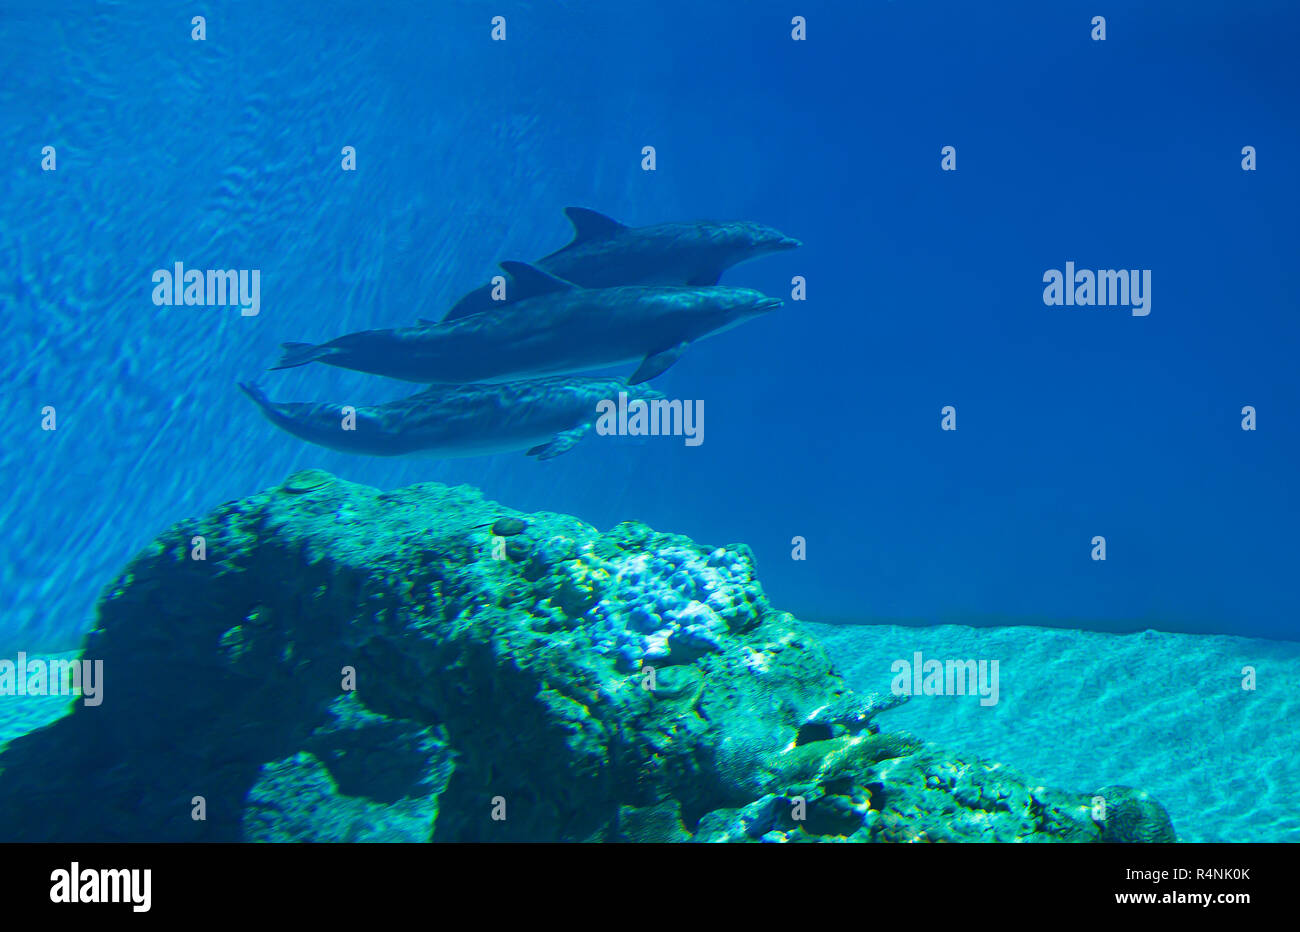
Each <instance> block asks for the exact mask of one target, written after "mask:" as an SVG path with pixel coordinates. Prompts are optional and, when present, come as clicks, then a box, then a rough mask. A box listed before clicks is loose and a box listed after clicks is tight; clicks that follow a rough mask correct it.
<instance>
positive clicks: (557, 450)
mask: <svg viewBox="0 0 1300 932" xmlns="http://www.w3.org/2000/svg"><path fill="white" fill-rule="evenodd" d="M590 427H591V425H590V424H583V425H582V426H581V427H572V428H570V429H569V430H562V431H560V432H559V433H558V434H556V435H555V436H554V437H552V438H551V439H550V441H548V442H547V443H540V444H538V445H537V446H535V447H533V448H532V449H530V450H529V451H528V454H527V455H528V456H535V457H537V458H538V459H539V460H549V459H554V458H555V457H557V456H559V455H560V454H561V453H564V452H567V451H568V450H571V449H573V446H574V444H576V443H577V442H578V441H579V440H581V439H582V435H583V434H585V433H586V432H587V431H588V430H589V429H590Z"/></svg>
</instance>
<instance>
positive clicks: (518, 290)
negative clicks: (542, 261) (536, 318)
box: [501, 261, 578, 304]
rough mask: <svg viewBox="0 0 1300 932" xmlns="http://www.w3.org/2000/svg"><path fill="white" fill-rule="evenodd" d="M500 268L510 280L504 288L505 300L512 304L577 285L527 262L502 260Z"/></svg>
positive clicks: (569, 288) (574, 288)
mask: <svg viewBox="0 0 1300 932" xmlns="http://www.w3.org/2000/svg"><path fill="white" fill-rule="evenodd" d="M501 270H502V271H503V272H505V273H506V274H507V275H509V276H510V278H511V282H510V284H509V285H508V286H507V288H506V292H507V293H506V300H507V301H508V302H509V303H511V304H514V303H515V302H516V301H523V300H525V299H527V298H536V297H537V296H538V295H544V294H552V293H554V292H559V291H574V290H576V289H577V287H578V286H577V285H575V284H573V282H566V281H565V280H564V279H562V278H556V277H555V276H554V275H548V274H547V273H546V272H543V271H542V270H541V269H539V268H538V267H537V266H535V265H529V264H528V263H527V262H509V261H507V262H502V263H501Z"/></svg>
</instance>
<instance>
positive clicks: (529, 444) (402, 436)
mask: <svg viewBox="0 0 1300 932" xmlns="http://www.w3.org/2000/svg"><path fill="white" fill-rule="evenodd" d="M239 387H240V388H241V389H242V390H243V392H244V394H246V395H247V396H248V397H249V398H251V399H253V401H254V403H256V404H257V406H258V407H259V408H261V409H262V413H263V414H265V415H266V418H267V420H269V421H270V422H271V423H272V424H274V425H275V426H276V427H279V428H280V429H281V430H284V431H287V432H288V433H290V434H293V435H294V436H295V437H298V438H300V439H302V440H306V441H307V442H309V443H315V444H318V445H320V446H323V447H329V448H330V449H332V450H342V451H343V452H344V453H361V454H366V455H369V456H432V457H438V458H452V457H459V456H488V455H491V454H494V453H510V452H513V451H515V450H527V451H528V455H529V456H535V457H537V458H538V459H539V460H548V459H551V458H552V457H555V456H559V455H560V454H561V453H563V452H565V451H566V450H569V449H571V448H572V447H573V445H574V444H576V443H577V442H578V441H579V440H580V439H581V438H582V435H583V434H585V433H586V432H587V430H588V429H589V428H590V427H591V425H592V424H593V423H594V422H595V421H596V419H597V417H598V412H597V404H598V403H599V402H600V401H603V400H606V399H608V400H609V401H611V402H613V401H615V399H617V398H618V395H619V393H620V392H627V393H628V395H629V397H630V398H640V399H645V400H650V399H654V398H662V397H663V395H661V394H660V393H659V392H657V391H655V390H653V389H651V388H650V387H649V386H646V387H643V388H629V387H628V385H627V383H626V382H624V381H623V380H622V379H616V378H585V379H572V378H551V379H531V380H522V381H518V382H498V383H494V384H481V385H434V386H431V387H430V388H427V389H425V390H424V391H422V392H419V393H417V394H414V395H411V396H410V397H409V398H403V399H401V400H400V401H392V402H389V403H387V404H381V405H374V406H371V407H362V406H356V407H355V408H354V409H352V412H353V413H352V417H351V419H349V418H347V417H346V416H347V415H348V413H349V412H348V411H346V410H345V408H344V405H342V404H331V403H324V402H321V403H300V402H277V401H271V400H270V399H269V398H267V397H266V394H265V393H264V392H263V391H262V390H261V389H260V388H258V387H257V386H256V385H250V384H246V383H240V385H239ZM349 422H350V423H352V424H353V426H354V428H355V429H352V430H346V429H344V427H345V424H346V423H349Z"/></svg>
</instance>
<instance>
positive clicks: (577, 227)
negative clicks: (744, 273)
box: [442, 207, 803, 322]
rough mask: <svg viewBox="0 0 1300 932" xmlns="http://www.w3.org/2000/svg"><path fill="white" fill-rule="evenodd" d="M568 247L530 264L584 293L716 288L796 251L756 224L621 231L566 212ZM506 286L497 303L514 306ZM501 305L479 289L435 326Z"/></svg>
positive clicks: (614, 224) (595, 217)
mask: <svg viewBox="0 0 1300 932" xmlns="http://www.w3.org/2000/svg"><path fill="white" fill-rule="evenodd" d="M564 214H565V216H566V217H568V218H569V222H570V223H572V224H573V240H572V242H570V243H569V245H567V246H565V247H564V248H563V249H559V250H556V251H555V252H553V253H551V254H550V255H549V256H543V257H542V258H541V259H538V260H537V261H536V262H534V263H533V265H535V266H536V267H537V268H539V269H541V270H542V271H543V272H547V273H549V274H551V275H554V276H555V277H556V278H562V279H564V280H565V281H570V282H573V283H574V284H575V285H581V286H582V287H584V288H612V287H614V286H616V285H696V286H700V285H716V284H717V283H718V278H719V277H720V276H721V275H722V273H723V272H725V271H726V270H727V269H729V268H731V267H732V266H733V265H736V264H737V263H740V262H744V261H745V260H746V259H753V258H756V257H758V256H761V255H765V254H766V253H770V252H783V251H784V250H787V249H794V248H796V247H798V246H802V245H803V244H802V243H801V242H799V240H797V239H794V238H793V237H790V236H786V235H785V234H784V233H782V232H780V231H779V230H774V229H772V228H771V227H769V226H764V225H763V224H761V223H753V222H751V221H749V220H738V221H735V222H731V223H715V222H713V221H711V220H697V221H695V222H692V223H660V224H657V225H655V226H649V227H629V226H624V225H623V224H621V223H619V222H618V221H617V220H612V219H610V218H609V217H606V216H605V215H604V214H599V213H597V212H596V211H594V210H587V209H586V208H585V207H566V208H564ZM512 291H513V289H511V288H510V284H509V281H507V284H506V290H505V300H506V301H507V302H509V301H512V300H514V295H513V294H512ZM500 303H502V302H500V301H493V300H492V286H491V285H484V286H483V287H482V288H476V289H474V290H473V291H471V292H470V293H469V294H467V295H465V296H464V297H462V298H461V299H460V300H459V301H457V302H456V303H455V304H454V305H452V308H451V310H449V311H448V312H447V313H446V314H445V315H444V316H443V318H442V319H443V321H444V322H446V321H449V320H455V319H457V318H458V317H464V316H466V315H468V314H477V313H478V312H479V311H483V310H487V309H488V308H491V307H494V306H496V305H498V304H500Z"/></svg>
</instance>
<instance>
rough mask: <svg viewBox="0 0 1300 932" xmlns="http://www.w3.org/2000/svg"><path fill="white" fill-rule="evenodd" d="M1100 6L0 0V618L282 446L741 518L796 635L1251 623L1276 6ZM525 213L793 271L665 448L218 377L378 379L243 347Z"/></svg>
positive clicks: (330, 320) (90, 584) (201, 504)
mask: <svg viewBox="0 0 1300 932" xmlns="http://www.w3.org/2000/svg"><path fill="white" fill-rule="evenodd" d="M1131 6H1132V5H1127V4H1124V5H1116V6H1114V8H1112V9H1109V10H1103V11H1099V10H1098V9H1096V6H1095V4H1081V3H1075V2H1059V3H1052V4H1041V3H1015V4H998V5H995V8H989V7H988V6H987V5H984V4H969V3H959V2H953V3H910V2H893V3H886V2H872V3H852V4H850V3H829V2H815V0H809V2H801V3H799V4H796V5H795V6H793V7H792V6H791V5H790V4H788V3H775V2H766V0H763V2H757V0H752V2H746V3H743V4H742V3H733V4H700V3H693V2H678V0H654V2H642V0H632V2H622V3H618V4H609V3H600V2H550V0H547V2H539V3H523V2H511V3H506V4H484V3H477V2H456V3H439V4H426V3H419V4H417V3H398V2H389V3H382V2H381V3H375V2H367V3H364V4H361V3H341V2H325V3H316V4H311V5H310V6H309V7H304V6H303V5H301V4H288V3H279V2H256V3H253V2H234V3H223V4H220V5H214V6H212V7H204V6H203V5H200V6H198V7H196V6H194V5H193V4H179V3H162V2H159V3H149V4H117V3H80V4H78V3H71V4H64V5H60V7H59V9H58V11H57V12H55V11H54V10H52V9H50V8H48V7H45V6H43V5H38V4H23V3H16V2H6V3H4V4H3V5H2V6H0V46H2V47H3V49H4V57H5V63H6V66H7V67H6V73H7V79H6V81H5V82H4V83H3V85H2V86H0V134H2V135H3V142H4V146H3V152H4V158H3V159H2V160H0V319H2V320H3V330H2V331H0V332H2V333H3V337H0V339H2V340H3V347H4V352H3V355H2V356H0V368H2V369H3V384H4V386H5V389H6V391H5V395H6V399H5V400H6V403H5V404H4V405H3V406H0V418H2V419H3V423H2V425H0V426H2V429H3V436H4V438H5V439H4V444H3V449H2V450H0V480H2V481H3V487H4V488H5V490H6V493H7V494H6V496H5V498H4V499H3V504H0V519H2V521H3V526H4V531H5V533H4V535H3V538H0V606H2V608H3V619H2V621H0V646H3V647H4V648H5V649H6V650H10V649H13V648H15V647H25V648H36V647H47V648H50V649H53V648H57V647H63V646H72V645H75V644H76V643H77V641H78V639H79V635H80V632H82V631H83V630H84V629H85V627H86V626H87V625H88V623H89V622H90V620H91V618H92V613H93V606H94V602H95V600H96V598H97V596H98V593H99V591H100V589H101V587H103V586H104V585H105V584H107V582H108V581H109V580H110V579H111V577H112V575H113V574H114V573H115V572H117V571H118V570H119V569H120V568H121V567H122V566H123V564H124V563H125V562H126V561H127V560H128V559H129V558H130V557H131V555H132V554H134V553H135V552H137V551H138V550H139V549H140V548H141V547H143V546H144V545H145V544H146V543H147V542H148V541H150V540H151V539H152V538H153V537H154V536H155V535H156V534H157V533H158V532H159V531H160V530H161V529H162V528H164V527H165V526H167V525H169V524H171V523H173V522H176V521H180V520H183V519H185V518H186V517H187V516H194V515H199V514H201V513H203V512H205V511H206V510H208V509H210V508H211V507H213V506H214V505H216V504H218V503H220V502H222V501H225V500H229V499H233V498H238V497H242V496H244V495H247V494H249V493H251V492H253V491H255V490H257V489H259V488H262V487H265V486H268V485H270V484H273V483H275V482H277V481H279V480H280V479H282V478H283V477H284V476H285V475H286V474H287V473H289V472H290V471H292V470H294V469H297V468H301V467H308V466H315V467H321V468H324V469H327V470H329V471H331V472H334V473H336V474H338V475H341V476H343V477H346V478H348V479H351V480H354V481H361V482H365V483H368V484H372V485H376V486H382V487H395V486H401V485H405V484H409V483H412V482H417V481H425V480H439V481H444V482H451V483H461V482H464V483H472V484H474V485H477V486H480V487H482V488H483V489H484V490H485V492H486V494H488V495H489V496H490V497H492V498H495V499H498V500H500V501H503V502H505V503H507V504H509V505H511V506H513V507H516V508H519V509H523V510H536V509H545V510H551V511H563V512H570V513H574V514H577V515H579V516H581V517H583V518H585V519H586V520H588V521H590V522H592V523H593V524H596V525H598V526H608V525H610V524H613V523H614V522H616V521H619V520H623V519H627V518H636V519H639V520H642V521H645V522H647V523H648V524H650V525H652V526H655V527H659V528H663V529H670V530H674V531H679V532H683V533H686V534H689V535H691V536H693V537H695V538H697V539H699V540H702V541H706V542H713V543H724V542H732V541H743V542H746V543H748V544H749V545H750V546H752V547H753V548H754V551H755V553H756V554H757V558H758V565H759V570H760V573H761V576H762V579H763V580H764V584H765V586H766V588H767V590H768V592H769V593H770V595H771V596H772V599H773V601H774V602H775V603H776V604H777V605H779V606H781V607H782V608H785V609H788V610H790V611H792V612H793V613H795V614H796V615H798V616H800V617H803V618H807V619H812V620H825V621H857V622H860V621H892V622H900V623H904V624H932V623H939V622H949V623H963V624H973V625H993V624H998V625H1005V624H1016V623H1027V624H1035V625H1056V626H1073V627H1078V628H1088V629H1095V630H1109V631H1128V630H1140V629H1143V628H1156V629H1160V630H1166V631H1185V632H1206V633H1210V632H1213V633H1218V634H1227V635H1242V636H1253V637H1268V638H1275V639H1296V638H1297V633H1298V632H1300V629H1298V628H1297V625H1296V620H1295V619H1296V617H1297V609H1300V597H1298V596H1297V589H1296V587H1295V585H1294V582H1293V572H1294V566H1295V564H1296V562H1297V557H1300V553H1298V552H1297V551H1298V549H1300V547H1298V545H1297V539H1296V536H1295V528H1296V527H1297V526H1298V525H1300V507H1298V502H1297V493H1296V489H1295V484H1294V475H1295V468H1294V466H1295V462H1296V459H1297V452H1298V442H1297V431H1296V427H1295V417H1294V413H1295V412H1296V411H1297V410H1300V390H1298V388H1297V378H1296V369H1295V365H1294V360H1295V359H1296V357H1297V354H1298V351H1300V324H1298V323H1297V316H1296V313H1295V310H1296V302H1295V295H1296V291H1297V282H1296V276H1295V271H1294V270H1295V256H1296V254H1297V245H1300V229H1298V228H1297V225H1296V223H1295V209H1296V205H1297V203H1300V199H1298V197H1297V195H1300V182H1298V181H1297V177H1298V174H1297V172H1296V170H1295V166H1294V164H1293V163H1294V160H1295V153H1296V152H1298V151H1300V138H1297V136H1298V133H1300V129H1298V127H1300V122H1298V121H1297V120H1296V115H1297V113H1296V109H1297V107H1296V95H1295V89H1296V88H1297V87H1300V60H1298V59H1297V57H1296V56H1295V54H1294V49H1295V46H1296V39H1297V35H1298V33H1300V29H1298V28H1297V26H1298V25H1300V12H1297V10H1296V8H1295V7H1294V6H1293V5H1289V4H1285V3H1258V2H1257V3H1251V4H1247V5H1245V6H1242V5H1239V4H1230V3H1226V2H1225V3H1218V2H1214V3H1209V2H1202V3H1196V4H1186V3H1151V4H1143V5H1141V8H1140V9H1134V8H1131ZM796 12H797V13H800V14H802V15H804V16H806V17H807V20H808V34H809V39H808V41H806V42H793V41H791V38H790V25H789V23H790V16H791V15H792V14H793V13H796ZM1098 12H1102V13H1104V14H1106V15H1107V17H1108V24H1107V28H1108V36H1107V39H1106V41H1104V42H1094V41H1091V40H1090V38H1089V32H1090V29H1091V27H1090V25H1089V22H1090V19H1091V17H1092V16H1093V15H1095V14H1096V13H1098ZM196 13H204V14H205V15H207V17H208V26H207V28H208V38H207V40H206V41H204V42H195V41H192V40H191V38H190V28H191V27H190V18H191V17H192V16H193V15H195V14H196ZM497 13H501V14H504V15H506V16H507V20H508V34H507V35H508V38H507V41H505V42H492V41H490V39H489V32H490V18H491V16H493V15H495V14H497ZM47 145H50V146H54V147H55V149H56V151H57V170H56V171H52V172H43V171H41V170H40V159H41V150H42V147H43V146H47ZM349 145H350V146H354V147H356V151H357V159H358V170H357V171H356V172H355V173H349V172H343V171H341V170H340V164H339V163H340V151H341V149H342V147H343V146H349ZM646 145H653V146H655V147H656V150H657V155H658V165H657V170H656V171H654V172H645V171H642V170H641V149H642V147H643V146H646ZM947 145H951V146H954V147H956V151H957V171H955V172H944V171H941V170H940V149H941V147H943V146H947ZM1246 145H1250V146H1254V147H1255V148H1256V150H1257V152H1258V160H1259V162H1258V165H1259V167H1258V170H1257V171H1254V172H1245V171H1242V170H1241V165H1240V162H1241V158H1242V156H1241V149H1242V147H1243V146H1246ZM570 204H575V205H584V206H588V207H591V208H594V209H597V210H600V211H602V212H604V213H607V214H609V215H611V216H613V217H616V218H618V219H619V220H622V221H624V222H626V223H630V224H633V225H643V224H650V223H657V222H662V221H667V220H687V219H693V218H699V217H712V218H720V219H724V218H725V219H733V218H734V219H742V218H743V219H754V220H759V221H762V222H764V223H768V224H771V225H773V226H775V227H777V228H779V229H781V230H782V231H784V232H786V233H789V234H790V235H793V236H797V237H799V238H800V239H802V240H803V241H804V242H805V244H806V245H805V246H804V248H803V249H801V250H798V251H795V252H792V253H786V254H781V255H777V256H772V257H767V258H764V259H761V260H758V261H755V262H753V263H752V264H747V265H742V266H739V267H737V268H734V269H732V270H730V271H729V272H728V273H727V274H726V275H725V276H724V279H723V281H724V283H728V284H738V285H745V286H749V287H753V288H758V289H760V290H762V291H764V292H766V293H768V294H773V295H781V296H788V295H789V292H790V280H791V278H792V277H793V276H795V275H801V276H804V277H805V278H806V280H807V283H808V286H807V287H808V300H807V301H805V302H787V305H786V306H785V307H784V308H782V309H781V310H780V311H778V312H776V313H774V314H771V315H769V316H767V317H766V318H764V319H762V320H759V321H757V322H754V323H750V324H747V325H745V326H744V327H741V328H739V329H737V330H735V331H732V332H730V333H726V334H723V335H721V336H719V337H717V338H715V339H711V340H708V341H706V342H704V343H701V344H700V345H698V346H695V347H693V348H692V349H691V350H690V351H689V352H688V353H687V354H686V355H685V357H684V358H683V359H682V361H681V362H680V363H678V364H677V365H676V366H675V367H674V368H673V369H671V370H670V371H669V372H668V373H667V374H665V375H664V376H663V377H662V378H660V379H658V380H656V386H657V387H658V388H659V389H660V390H662V391H664V392H665V393H666V394H667V395H668V396H669V397H675V398H685V399H697V398H698V399H702V400H703V401H704V402H705V404H706V411H707V423H706V439H705V442H704V444H703V445H702V446H699V447H694V448H692V447H687V446H685V445H684V444H683V443H682V442H681V440H680V438H655V439H652V440H649V441H647V442H644V443H632V442H621V443H616V442H593V441H592V439H591V438H589V440H588V441H586V442H584V443H583V444H580V445H579V446H578V447H577V448H576V449H574V450H573V451H571V452H569V453H567V454H565V455H564V456H563V457H560V458H557V459H555V460H553V461H550V462H546V463H537V462H535V461H533V460H531V459H529V458H527V457H524V456H522V455H513V456H498V457H492V458H484V459H472V460H461V461H431V460H425V461H421V460H399V461H387V460H372V459H365V458H358V457H350V456H347V455H344V454H340V453H332V452H330V451H326V450H321V449H317V448H313V447H310V446H307V445H306V444H303V443H300V442H298V441H296V440H294V439H292V438H289V437H287V436H285V435H284V434H281V433H279V432H277V431H276V430H275V429H274V428H272V427H271V426H270V425H269V424H267V423H266V422H265V421H264V420H263V419H262V418H261V416H260V415H259V414H258V413H257V412H256V410H255V409H254V408H253V407H252V406H251V405H250V404H248V402H247V401H246V400H245V399H244V398H243V397H242V396H241V395H240V394H239V393H238V391H237V390H236V388H235V383H236V381H239V380H248V379H253V378H256V379H258V380H260V382H261V384H262V385H263V386H264V387H265V388H267V390H268V392H269V393H270V394H271V395H272V397H275V398H282V399H288V400H312V399H356V400H357V401H356V403H362V404H364V403H372V402H378V401H384V400H388V399H392V398H396V397H400V396H402V395H404V394H408V393H409V392H410V386H409V385H403V384H400V383H395V382H389V381H387V380H384V379H379V378H373V377H368V376H362V375H357V374H353V373H346V372H343V371H341V370H333V369H327V368H324V367H319V366H309V367H305V368H302V369H295V370H291V371H286V372H278V373H265V372H263V370H264V368H265V367H266V366H268V365H270V364H272V363H273V362H274V360H275V359H276V358H277V356H278V344H279V343H280V342H282V341H287V340H297V341H312V342H316V341H323V340H327V339H330V338H332V337H334V336H337V335H339V334H342V333H345V332H348V331H352V330H359V329H365V328H371V327H388V326H398V325H403V324H408V323H411V322H413V321H414V319H415V318H416V317H420V316H432V317H438V316H441V313H442V311H443V310H444V309H445V308H446V307H447V306H449V305H450V304H451V303H452V302H453V301H454V300H455V299H456V298H457V297H458V296H459V295H460V294H461V293H463V292H464V291H466V290H468V289H469V288H471V287H473V286H476V285H478V284H480V283H481V282H483V281H484V280H485V279H486V277H487V276H488V275H490V274H491V273H492V272H493V270H494V263H495V262H496V261H498V260H501V259H507V258H515V259H524V260H529V259H534V258H537V257H538V256H541V255H543V254H545V253H547V252H550V251H551V250H553V249H555V248H558V247H559V246H561V245H563V243H564V242H566V241H567V239H568V236H569V231H568V228H567V225H566V223H565V221H564V219H563V217H562V215H561V213H560V210H561V208H563V207H564V206H566V205H570ZM177 261H180V262H184V263H185V264H186V266H187V267H191V268H250V269H251V268H256V269H260V270H261V276H262V279H261V281H262V289H261V300H262V309H261V313H260V314H259V315H258V316H256V317H241V316H240V315H239V313H238V311H237V310H236V309H234V308H193V307H191V308H186V307H180V308H168V307H161V308H160V307H156V306H154V304H153V303H152V302H151V300H150V294H151V291H152V287H153V286H152V282H151V279H150V276H151V274H152V272H153V270H154V269H158V268H170V267H171V265H172V264H173V263H174V262H177ZM1067 261H1074V262H1075V263H1077V265H1078V267H1079V268H1091V269H1098V268H1102V269H1104V268H1135V269H1150V270H1152V279H1153V286H1152V303H1151V313H1150V315H1149V316H1147V317H1134V316H1132V315H1131V314H1130V313H1129V312H1128V311H1127V310H1126V309H1123V308H1101V307H1091V308H1079V307H1069V308H1065V307H1047V306H1045V305H1044V303H1043V300H1042V290H1043V281H1042V276H1043V273H1044V272H1045V271H1046V270H1048V269H1053V268H1057V269H1060V268H1063V267H1064V265H1065V263H1066V262H1067ZM46 405H52V406H54V407H55V409H56V411H57V424H58V429H57V430H56V431H53V432H47V431H42V430H41V429H40V425H41V410H42V408H43V407H44V406H46ZM945 405H954V406H955V407H956V408H957V412H958V413H957V417H958V430H957V431H956V432H943V431H941V430H940V429H939V425H940V409H941V408H942V407H943V406H945ZM1244 405H1253V406H1254V407H1255V408H1256V410H1257V412H1258V429H1257V430H1255V431H1253V432H1247V431H1243V430H1241V427H1240V421H1241V413H1240V412H1241V409H1242V407H1243V406H1244ZM796 535H799V536H803V537H804V538H806V540H807V555H808V559H807V560H806V561H802V562H800V561H795V560H792V559H791V553H790V551H791V539H792V537H794V536H796ZM1094 535H1102V536H1104V537H1105V538H1106V541H1107V551H1108V552H1107V559H1106V561H1105V562H1095V561H1093V560H1092V559H1091V558H1090V551H1091V549H1092V545H1091V540H1092V538H1093V537H1094Z"/></svg>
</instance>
